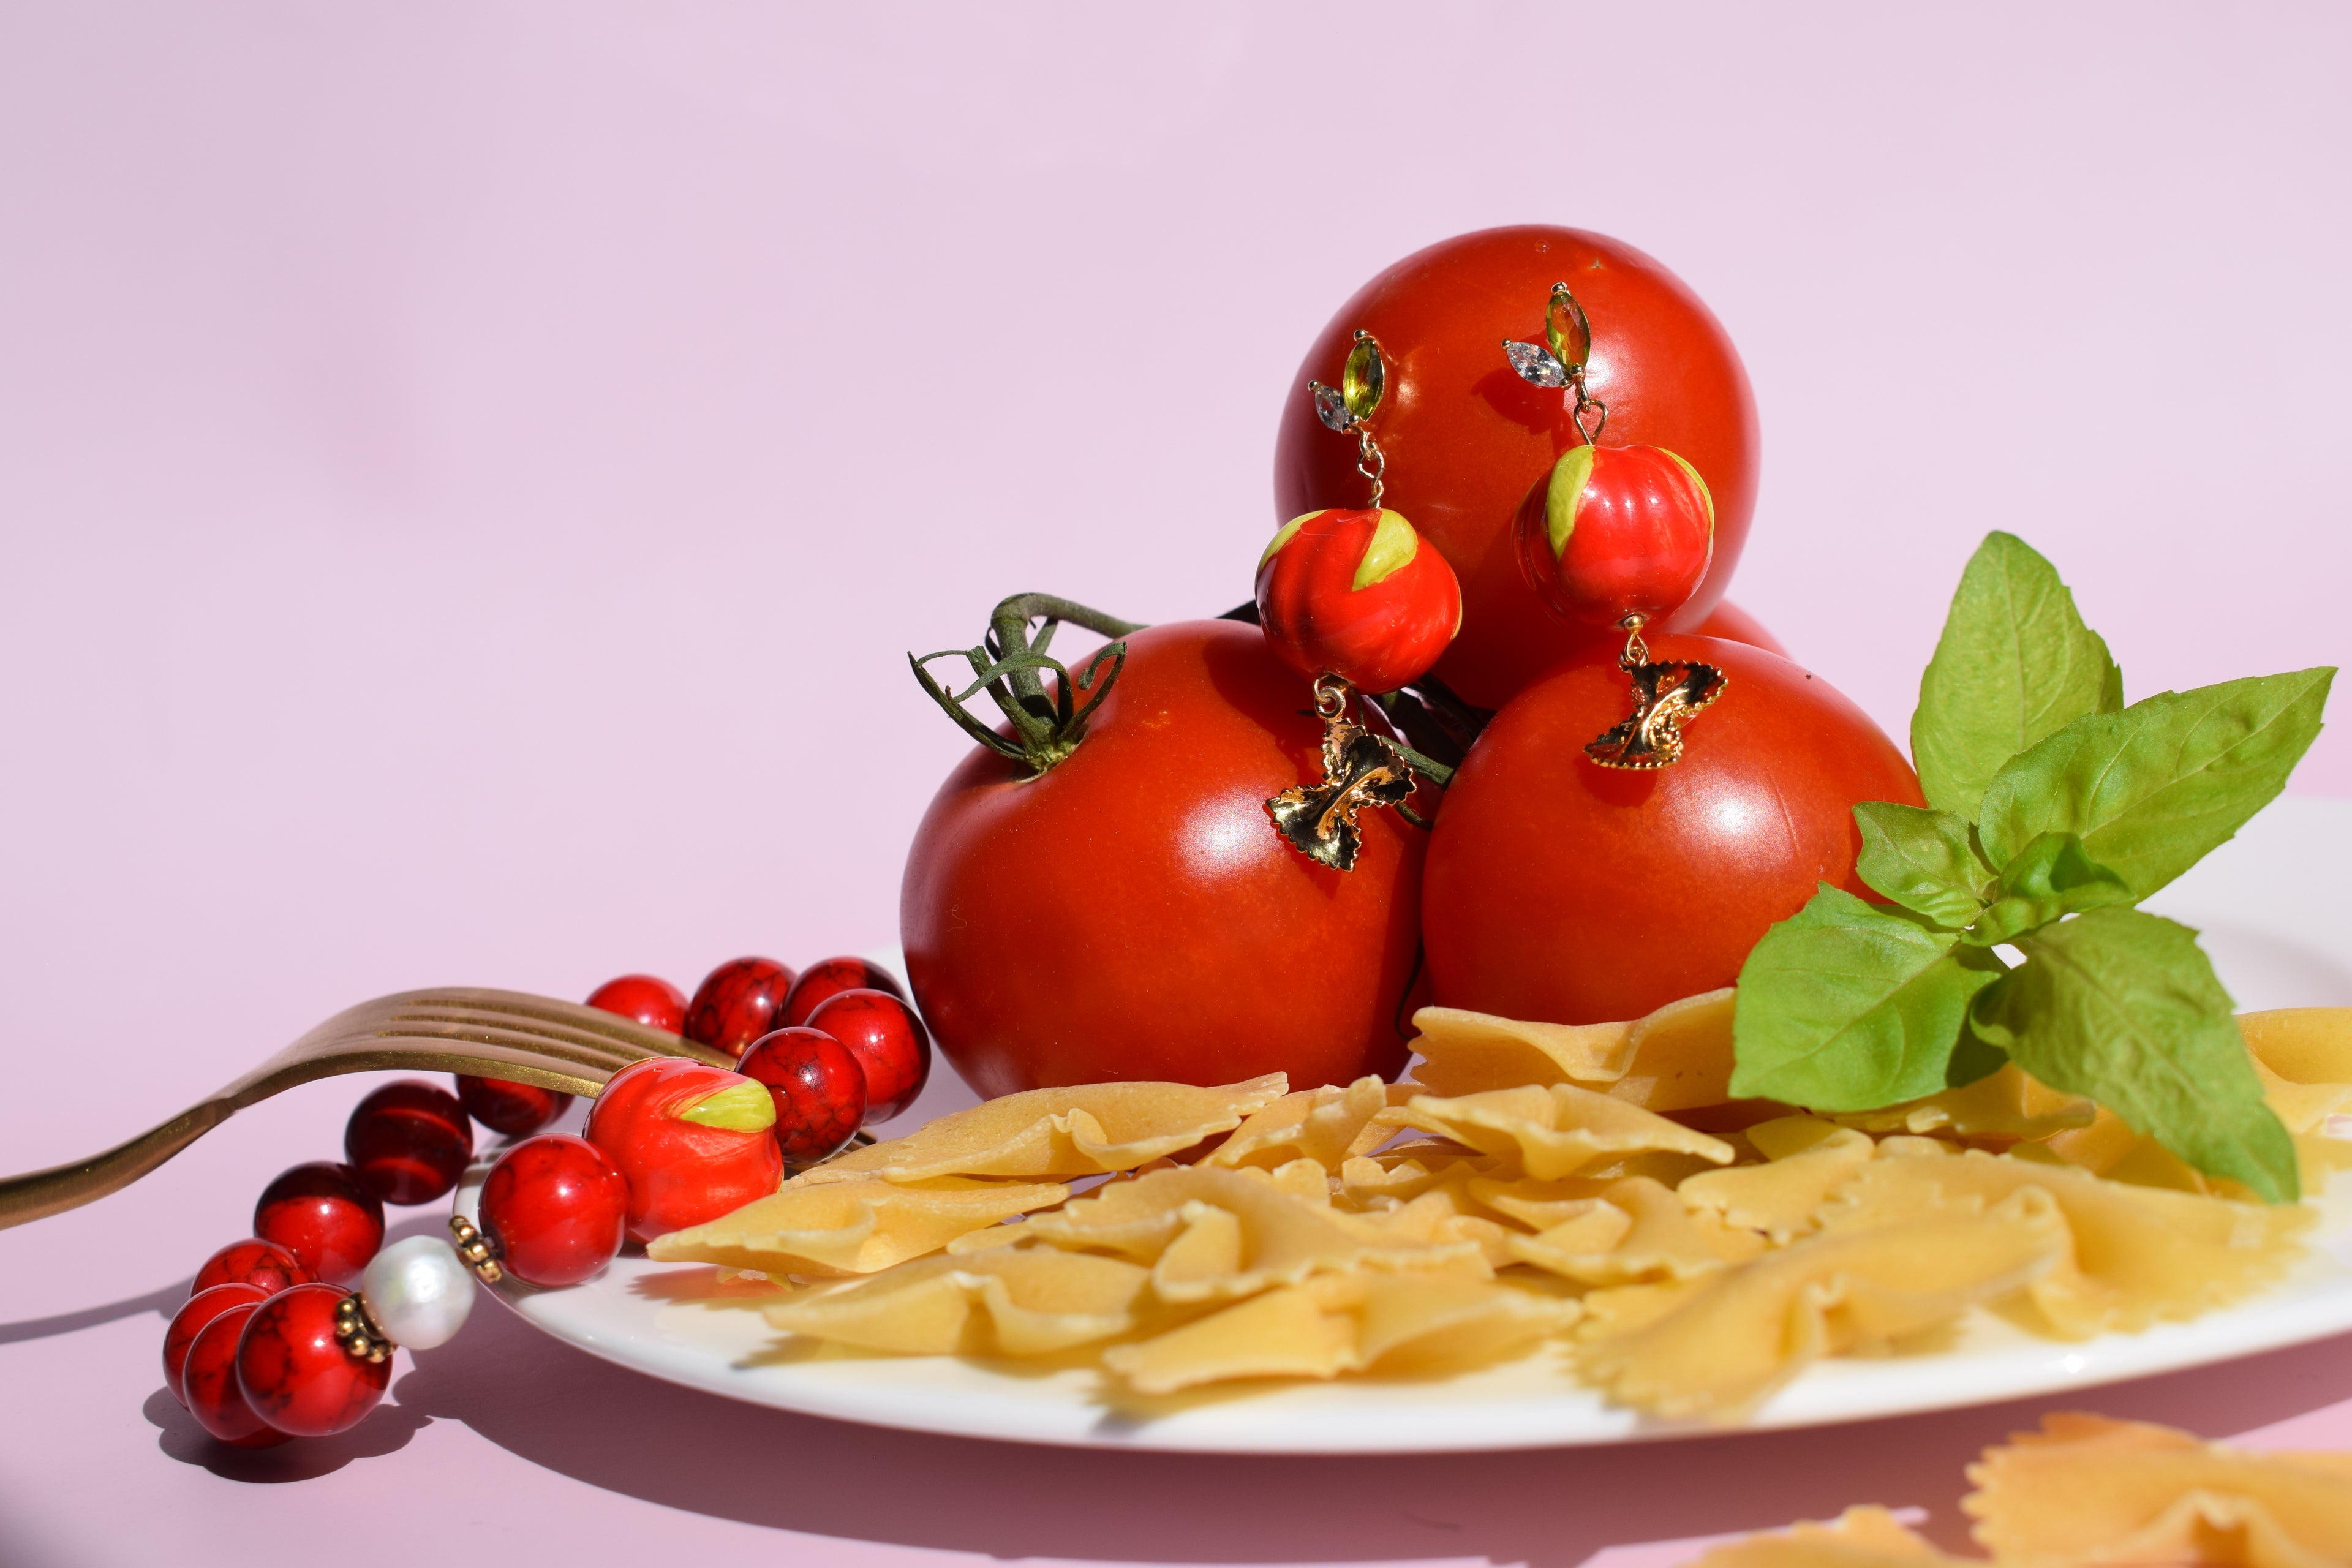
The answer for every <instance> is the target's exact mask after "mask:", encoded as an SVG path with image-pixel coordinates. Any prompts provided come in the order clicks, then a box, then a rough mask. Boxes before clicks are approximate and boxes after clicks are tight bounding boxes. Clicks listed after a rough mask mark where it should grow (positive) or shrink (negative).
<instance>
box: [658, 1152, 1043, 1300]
mask: <svg viewBox="0 0 2352 1568" xmlns="http://www.w3.org/2000/svg"><path fill="white" fill-rule="evenodd" d="M1069 1195H1070V1189H1069V1188H1067V1187H1066V1186H1063V1185H1062V1184H1059V1183H1058V1182H1031V1183H1009V1182H975V1181H970V1180H967V1179H964V1178H961V1177H941V1178H939V1179H937V1180H934V1181H929V1182H921V1183H900V1182H885V1181H882V1180H880V1179H879V1178H877V1177H871V1176H869V1177H867V1178H866V1180H864V1181H858V1182H835V1183H828V1184H824V1185H821V1186H807V1187H803V1186H791V1185H788V1186H786V1187H785V1188H783V1190H782V1191H781V1192H776V1193H772V1194H769V1195H768V1196H766V1197H764V1198H754V1199H753V1200H752V1201H751V1202H750V1203H748V1204H745V1205H743V1206H742V1207H741V1208H739V1209H737V1210H735V1211H734V1212H733V1213H732V1214H728V1215H721V1216H719V1218H717V1219H715V1220H712V1221H710V1222H709V1224H707V1225H698V1226H690V1227H689V1228H688V1229H685V1230H674V1231H672V1232H670V1233H669V1234H668V1235H667V1236H663V1237H656V1238H655V1239H654V1240H653V1241H652V1242H651V1243H649V1244H648V1245H647V1246H646V1254H647V1256H649V1257H652V1258H656V1259H657V1260H659V1261H661V1262H664V1263H716V1264H719V1265H722V1266H724V1267H726V1268H751V1269H756V1270H758V1271H759V1272H761V1273H763V1274H768V1275H787V1274H797V1275H802V1276H804V1277H806V1276H815V1277H827V1276H835V1275H845V1274H872V1273H875V1272H877V1271H878V1270H881V1269H884V1268H889V1267H891V1266H892V1265H893V1264H897V1263H902V1262H904V1261H906V1260H907V1259H908V1258H919V1257H921V1256H923V1255H924V1254H925V1253H929V1252H936V1251H938V1250H939V1249H940V1247H945V1246H947V1245H948V1243H950V1241H953V1240H954V1239H956V1238H957V1237H961V1236H965V1235H968V1234H970V1233H971V1232H973V1231H978V1230H982V1229H984V1228H986V1227H988V1226H993V1225H995V1224H996V1223H997V1222H998V1221H1000V1220H1003V1219H1006V1218H1008V1217H1010V1216H1011V1215H1016V1214H1026V1213H1028V1212H1030V1211H1031V1210H1034V1209H1041V1208H1048V1207H1051V1206H1052V1205H1055V1204H1058V1203H1060V1202H1061V1201H1062V1200H1063V1199H1065V1198H1066V1197H1068V1196H1069Z"/></svg>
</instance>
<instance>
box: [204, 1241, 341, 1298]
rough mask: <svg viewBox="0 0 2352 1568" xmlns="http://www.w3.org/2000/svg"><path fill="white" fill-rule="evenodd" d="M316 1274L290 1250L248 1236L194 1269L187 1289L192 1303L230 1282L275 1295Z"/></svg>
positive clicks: (222, 1249)
mask: <svg viewBox="0 0 2352 1568" xmlns="http://www.w3.org/2000/svg"><path fill="white" fill-rule="evenodd" d="M317 1278H318V1275H317V1274H315V1273H313V1272H312V1271H311V1270H310V1269H309V1268H305V1267H304V1266H303V1263H302V1260H301V1259H300V1258H297V1257H295V1256H294V1253H293V1249H292V1248H290V1247H280V1246H278V1243H276V1242H274V1241H264V1240H262V1239H261V1238H260V1237H257V1236H249V1237H246V1238H245V1239H244V1240H243V1241H232V1242H230V1243H229V1244H228V1245H227V1246H226V1247H222V1248H221V1249H220V1250H219V1251H218V1252H215V1253H214V1254H213V1255H212V1256H211V1257H210V1258H205V1266H204V1267H203V1268H199V1269H197V1270H196V1279H195V1283H194V1284H193V1285H191V1286H189V1287H188V1295H189V1297H190V1299H191V1300H193V1299H194V1297H195V1296H196V1295H197V1294H198V1293H199V1292H201V1291H205V1290H209V1289H212V1288H213V1287H214V1286H215V1285H227V1284H230V1283H236V1284H243V1285H258V1286H260V1287H261V1289H263V1290H264V1291H265V1292H269V1293H273V1294H274V1293H275V1292H277V1291H279V1290H283V1289H286V1287H288V1286H289V1285H303V1284H308V1283H309V1282H310V1281H311V1280H313V1279H317Z"/></svg>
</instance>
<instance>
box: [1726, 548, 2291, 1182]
mask: <svg viewBox="0 0 2352 1568" xmlns="http://www.w3.org/2000/svg"><path fill="white" fill-rule="evenodd" d="M2335 675H2336V671H2335V670H2334V669H2332V668H2320V669H2306V670H2299V671H2296V672H2295V673H2294V674H2290V675H2269V676H2259V677H2256V678H2254V679H2248V680H2231V681H2226V682H2223V683H2222V684H2221V685H2219V686H2206V687H2200V688H2199V689H2196V690H2194V691H2185V692H2175V691H2164V692H2158V694H2157V695H2155V696H2153V697H2148V698H2144V699H2142V700H2139V701H2137V702H2135V703H2132V704H2131V705H2130V706H2128V707H2126V706H2125V704H2124V700H2123V677H2122V674H2121V672H2120V671H2118V670H2117V669H2116V663H2115V660H2114V659H2113V658H2110V657H2109V655H2108V653H2107V645H2106V644H2105V641H2103V640H2102V639H2101V638H2100V637H2099V635H2098V634H2097V633H2096V632H2095V631H2093V630H2091V629H2090V627H2088V626H2084V624H2083V618H2082V616H2081V615H2080V614H2079V613H2078V612H2077V611H2076V610H2075V608H2074V595H2072V594H2071V593H2069V592H2068V591H2067V589H2066V585H2065V584H2064V583H2063V582H2061V581H2060V580H2059V577H2058V574H2057V571H2056V569H2055V568H2053V566H2052V565H2051V564H2050V563H2049V562H2047V561H2045V560H2043V559H2042V557H2041V556H2040V555H2039V554H2037V553H2036V552H2034V551H2033V549H2032V547H2031V546H2029V545H2028V544H2026V543H2025V542H2024V541H2022V540H2020V539H2017V538H2015V537H2013V536H2012V535H2010V534H2006V533H1994V534H1991V535H1989V536H1988V537H1987V538H1986V540H1985V542H1984V543H1983V544H1982V545H1981V546H1980V547H1979V549H1978V551H1977V552H1976V555H1975V556H1974V557H1973V558H1972V559H1971V560H1970V561H1969V565H1968V570H1967V572H1966V573H1965V574H1962V576H1961V579H1960V587H1959V591H1958V593H1957V594H1956V595H1953V598H1952V608H1951V614H1950V616H1948V618H1947V619H1946V621H1945V623H1944V635H1943V637H1942V640H1941V641H1939V642H1938V643H1937V647H1936V657H1935V658H1934V659H1933V660H1932V661H1931V662H1930V663H1929V664H1928V666H1927V672H1926V674H1925V675H1923V676H1922V677H1921V679H1920V681H1919V707H1918V710H1917V711H1916V713H1914V714H1913V715H1912V719H1911V751H1912V756H1913V758H1914V760H1915V761H1916V763H1917V765H1918V769H1919V783H1920V788H1921V791H1922V793H1924V794H1925V795H1927V800H1928V803H1929V804H1928V805H1927V806H1926V807H1925V808H1922V807H1919V806H1914V805H1895V804H1892V803H1888V802H1883V801H1881V802H1872V803H1870V804H1867V805H1858V806H1856V807H1855V808H1854V821H1855V823H1856V825H1857V826H1859V827H1860V829H1861V833H1862V852H1861V855H1860V858H1859V859H1858V860H1857V861H1856V863H1855V868H1856V870H1857V871H1858V872H1859V874H1860V875H1861V878H1862V879H1863V881H1864V883H1866V884H1867V885H1868V886H1869V887H1870V888H1872V889H1874V890H1875V891H1876V892H1878V893H1879V894H1881V895H1882V896H1883V897H1885V898H1886V899H1887V900H1892V901H1891V903H1886V904H1875V903H1871V902H1869V901H1867V900H1862V899H1858V898H1855V897H1854V896H1853V894H1851V893H1847V892H1843V891H1841V890H1840V889H1835V888H1832V887H1831V886H1829V885H1828V884H1826V883H1823V884H1822V886H1821V888H1820V889H1819V890H1818V891H1816V892H1815V893H1814V895H1813V897H1812V899H1811V901H1810V902H1808V903H1807V904H1806V905H1805V907H1804V908H1803V909H1802V910H1800V911H1798V913H1796V914H1795V915H1794V916H1791V917H1790V919H1788V920H1785V921H1781V922H1780V924H1778V925H1776V926H1774V927H1773V928H1772V929H1771V930H1770V931H1768V932H1766V933H1765V936H1764V940H1763V941H1761V942H1758V943H1757V944H1756V948H1755V950H1754V951H1753V952H1750V953H1749V954H1748V962H1747V963H1746V965H1745V966H1744V967H1743V968H1742V969H1741V970H1740V973H1739V992H1738V1002H1737V1004H1736V1005H1735V1009H1734V1020H1733V1041H1734V1051H1735V1066H1734V1069H1733V1072H1732V1078H1731V1091H1732V1093H1734V1094H1736V1095H1738V1096H1741V1097H1743V1098H1746V1097H1756V1098H1761V1099H1769V1100H1783V1101H1786V1102H1788V1103H1790V1104H1792V1105H1801V1106H1805V1107H1807V1108H1809V1109H1811V1110H1831V1111H1853V1110H1878V1109H1880V1108H1882V1107H1885V1106H1888V1105H1895V1104H1900V1103H1901V1102H1903V1101H1905V1100H1916V1099H1917V1098H1919V1097H1920V1096H1922V1095H1927V1094H1932V1093H1934V1092H1936V1091H1937V1090H1938V1089H1945V1088H1949V1087H1954V1086H1957V1085H1959V1084H1964V1083H1969V1082H1972V1081H1974V1080H1975V1079H1979V1078H1982V1077H1984V1076H1985V1075H1986V1074H1988V1073H1990V1072H1992V1071H1994V1070H1995V1069H1997V1068H1999V1067H2000V1065H2001V1063H2002V1062H2003V1061H2004V1060H2014V1061H2015V1062H2016V1063H2017V1064H2018V1065H2019V1066H2020V1067H2021V1068H2024V1069H2025V1070H2026V1071H2027V1072H2029V1073H2032V1075H2033V1076H2034V1077H2035V1078H2037V1079H2041V1080H2042V1082H2044V1083H2047V1084H2049V1085H2051V1086H2052V1087H2053V1088H2056V1089H2064V1090H2067V1091H2068V1092H2070V1093H2075V1094H2084V1095H2088V1096H2090V1097H2091V1098H2092V1099H2094V1100H2097V1101H2098V1102H2099V1103H2100V1104H2102V1105H2105V1106H2106V1107H2108V1108H2109V1109H2111V1110H2114V1111H2115V1112H2116V1115H2118V1116H2120V1117H2122V1118H2123V1120H2124V1121H2126V1123H2128V1124H2129V1125H2130V1126H2131V1127H2132V1128H2133V1129H2134V1130H2135V1131H2139V1132H2143V1133H2146V1134H2148V1135H2150V1136H2152V1137H2154V1138H2155V1139H2156V1140H2157V1142H2159V1143H2161V1144H2163V1145H2164V1146H2165V1147H2166V1148H2167V1149H2169V1150H2170V1151H2172V1152H2174V1153H2175V1154H2178V1155H2179V1157H2180V1158H2181V1159H2182V1160H2184V1161H2186V1162H2188V1163H2189V1164H2190V1165H2192V1166H2194V1167H2196V1168H2197V1169H2198V1170H2200V1171H2202V1172H2204V1173H2207V1174H2209V1175H2213V1176H2222V1177H2227V1178H2229V1179H2230V1180H2232V1181H2236V1182H2240V1183H2242V1184H2245V1185H2246V1186H2247V1187H2249V1188H2251V1189H2252V1191H2253V1192H2255V1193H2257V1194H2260V1195H2261V1196H2262V1197H2263V1198H2265V1199H2267V1200H2269V1201H2271V1202H2273V1203H2282V1202H2288V1201H2292V1200H2293V1199H2294V1198H2295V1197H2296V1196H2297V1195H2298V1192H2299V1188H2298V1184H2297V1182H2296V1177H2295V1160H2294V1142H2293V1141H2292V1140H2291V1139H2290V1138H2289V1137H2288V1136H2287V1132H2286V1129H2285V1128H2284V1126H2283V1125H2282V1124H2281V1123H2280V1121H2279V1120H2278V1118H2277V1117H2276V1116H2274V1115H2273V1114H2272V1112H2271V1110H2270V1109H2269V1108H2268V1107H2267V1106H2266V1105H2265V1104H2264V1103H2263V1092H2262V1084H2261V1081H2260V1080H2259V1079H2257V1078H2256V1077H2255V1076H2254V1070H2253V1068H2252V1064H2251V1063H2249V1061H2248V1060H2247V1058H2246V1053H2245V1047H2244V1045H2243V1043H2242V1040H2241V1039H2240V1037H2239V1035H2238V1030H2237V1025H2236V1022H2235V1019H2234V1017H2233V1011H2234V1008H2233V1005H2232V1004H2231V1000H2230V994H2229V993H2228V992H2227V991H2225V990H2224V989H2222V986H2221V981H2220V980H2219V979H2218V978H2217V977H2216V976H2215V975H2214V973H2213V966H2212V964H2211V963H2210V961H2209V960H2208V959H2207V958H2206V956H2205V954H2204V952H2203V950H2202V949H2200V947H2199V946H2198V945H2197V933H2196V932H2194V931H2190V930H2189V928H2188V927H2186V926H2183V925H2179V924H2177V923H2175V922H2174V921H2168V920H2165V919H2162V918H2161V917H2159V916H2157V915H2151V914H2148V913H2147V912H2145V911H2144V910H2137V909H2135V908H2133V907H2132V906H2133V905H2135V904H2137V903H2138V902H2139V901H2140V900H2143V899H2145V898H2147V896H2148V895H2149V894H2151V893H2154V892H2155V891H2156V890H2157V889H2159V888H2162V887H2163V886H2165V884H2167V883H2168V882H2170V881H2171V880H2172V879H2174V878H2176V877H2178V876H2179V875H2180V874H2181V873H2182V872H2183V871H2186V870H2187V869H2188V868H2189V867H2191V866H2193V865H2195V864H2196V863H2197V861H2198V860H2200V858H2203V857H2204V856H2205V854H2206V853H2207V852H2208V851H2210V850H2211V849H2213V848H2215V847H2218V846H2220V845H2221V844H2223V843H2226V842H2227V841H2228V840H2229V838H2230V837H2231V835H2233V834H2235V833H2236V832H2237V830H2238V829H2239V828H2240V827H2242V826H2244V825H2245V823H2246V820H2247V819H2248V818H2249V817H2251V816H2253V815H2254V813H2256V812H2257V811H2260V810H2261V809H2262V808H2263V806H2265V805H2269V804H2270V802H2271V801H2272V800H2273V798H2274V797H2275V796H2276V795H2278V793H2279V791H2280V790H2281V789H2283V788H2284V787H2285V784H2286V779H2287V774H2288V773H2291V772H2292V771H2293V770H2294V764H2295V763H2296V762H2297V761H2299V760H2300V759H2301V758H2302V756H2303V753H2304V752H2305V751H2306V750H2307V749H2309V747H2310V745H2311V742H2312V741H2313V740H2314V739H2315V737H2316V736H2317V735H2318V733H2319V731H2320V717H2321V713H2322V710H2324V709H2325V708H2326V702H2327V689H2328V684H2329V682H2330V681H2331V680H2333V679H2334V678H2335ZM2001 945H2006V946H2011V947H2013V948H2014V949H2015V950H2016V951H2017V952H2021V953H2022V954H2023V955H2024V959H2025V962H2024V963H2022V964H2020V965H2019V966H2018V967H2016V968H2015V969H2011V968H2010V967H2009V966H2008V964H2007V963H2005V962H2004V961H2003V960H2002V959H2001V958H2000V955H1999V954H1997V953H1996V952H1993V951H1992V950H1993V949H1994V948H1995V947H1996V946H2001Z"/></svg>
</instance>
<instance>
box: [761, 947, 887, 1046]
mask: <svg viewBox="0 0 2352 1568" xmlns="http://www.w3.org/2000/svg"><path fill="white" fill-rule="evenodd" d="M844 991H887V992H888V993H890V994H891V995H893V996H904V995H905V994H907V988H906V987H905V986H903V985H901V984H898V976H897V975H895V974H893V973H890V972H889V971H888V970H887V969H885V968H883V967H882V966H881V965H880V964H878V963H867V962H866V960H865V959H862V958H820V959H818V960H817V961H816V962H815V963H812V964H810V965H809V966H808V967H807V968H806V969H803V970H802V971H801V973H800V978H799V979H797V980H795V981H793V988H792V989H791V990H790V991H788V992H786V993H784V1005H783V1006H782V1008H781V1009H779V1010H778V1012H777V1014H776V1027H778V1028H780V1029H789V1028H794V1027H797V1026H800V1025H802V1024H805V1023H807V1022H808V1016H809V1015H810V1014H811V1013H814V1012H815V1011H816V1010H817V1008H818V1007H819V1006H821V1005H823V1004H824V1000H825V998H826V997H828V996H837V995H839V994H841V993H842V992H844Z"/></svg>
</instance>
